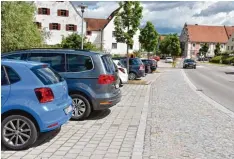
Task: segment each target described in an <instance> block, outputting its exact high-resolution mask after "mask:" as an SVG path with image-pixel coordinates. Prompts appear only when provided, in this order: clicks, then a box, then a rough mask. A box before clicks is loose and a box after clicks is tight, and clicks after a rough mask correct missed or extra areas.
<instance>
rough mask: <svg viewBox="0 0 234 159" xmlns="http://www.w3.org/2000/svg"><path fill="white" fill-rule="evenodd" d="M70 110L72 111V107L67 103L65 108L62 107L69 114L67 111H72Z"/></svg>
mask: <svg viewBox="0 0 234 159" xmlns="http://www.w3.org/2000/svg"><path fill="white" fill-rule="evenodd" d="M72 111H73V108H72V106H71V105H69V106H68V107H66V108H65V109H64V112H65V114H69V113H70V112H72Z"/></svg>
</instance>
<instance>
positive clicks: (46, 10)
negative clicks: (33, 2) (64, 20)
mask: <svg viewBox="0 0 234 159" xmlns="http://www.w3.org/2000/svg"><path fill="white" fill-rule="evenodd" d="M38 14H43V15H50V9H49V8H38Z"/></svg>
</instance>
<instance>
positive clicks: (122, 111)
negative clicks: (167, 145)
mask: <svg viewBox="0 0 234 159" xmlns="http://www.w3.org/2000/svg"><path fill="white" fill-rule="evenodd" d="M149 87H150V85H124V87H122V88H121V91H122V100H121V102H120V103H118V104H117V105H116V106H114V107H112V108H110V109H107V110H105V111H95V112H93V114H92V115H91V116H90V117H89V118H88V119H87V120H84V121H69V122H68V123H67V124H65V125H64V126H62V128H61V130H57V131H53V132H50V133H46V134H42V135H41V136H40V138H39V140H38V141H37V142H36V144H35V145H34V146H33V147H32V148H30V149H28V150H24V151H17V152H16V151H9V150H5V149H4V147H3V148H2V151H1V152H2V158H30V159H33V158H56V159H59V158H69V159H70V158H79V159H81V158H95V159H98V158H112V159H113V158H130V157H131V156H132V153H133V149H134V145H135V142H138V141H136V138H139V137H140V136H139V135H144V134H139V133H138V137H137V132H138V127H139V124H140V119H141V115H142V109H143V107H144V102H145V99H146V97H147V96H146V93H147V90H148V88H149ZM144 127H145V126H144ZM144 127H143V128H144ZM143 132H144V130H143ZM143 139H144V138H143ZM138 146H140V147H143V145H138ZM135 150H137V147H136V148H135ZM137 151H138V150H137Z"/></svg>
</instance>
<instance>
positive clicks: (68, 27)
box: [66, 24, 77, 31]
mask: <svg viewBox="0 0 234 159" xmlns="http://www.w3.org/2000/svg"><path fill="white" fill-rule="evenodd" d="M66 31H77V25H74V24H67V25H66Z"/></svg>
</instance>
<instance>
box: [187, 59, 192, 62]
mask: <svg viewBox="0 0 234 159" xmlns="http://www.w3.org/2000/svg"><path fill="white" fill-rule="evenodd" d="M185 62H194V60H191V59H187V60H185Z"/></svg>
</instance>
